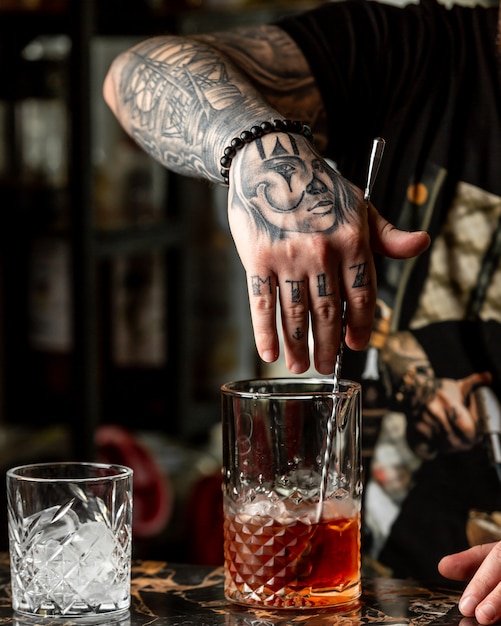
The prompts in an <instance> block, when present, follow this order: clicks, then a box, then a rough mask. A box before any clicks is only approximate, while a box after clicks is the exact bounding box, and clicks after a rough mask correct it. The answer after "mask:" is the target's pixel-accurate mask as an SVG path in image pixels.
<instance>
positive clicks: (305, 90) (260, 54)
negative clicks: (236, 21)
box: [197, 25, 327, 150]
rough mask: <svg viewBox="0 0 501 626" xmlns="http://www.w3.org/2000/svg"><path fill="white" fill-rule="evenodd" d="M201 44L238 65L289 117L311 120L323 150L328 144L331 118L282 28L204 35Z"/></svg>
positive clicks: (251, 29)
mask: <svg viewBox="0 0 501 626" xmlns="http://www.w3.org/2000/svg"><path fill="white" fill-rule="evenodd" d="M197 39H198V40H200V41H206V42H208V43H210V44H211V45H212V46H214V48H217V49H218V50H219V51H220V52H222V53H223V54H225V55H227V56H228V57H229V58H231V59H232V60H233V61H235V62H236V64H237V65H238V67H239V69H240V70H241V71H242V72H243V73H245V76H246V78H248V80H249V81H251V82H252V84H253V85H254V86H255V87H256V88H257V90H258V91H259V93H260V94H261V95H262V96H263V97H264V98H265V99H266V100H267V102H269V103H270V104H271V105H272V106H273V107H274V108H276V109H277V111H280V113H281V114H282V115H284V116H285V117H289V118H292V119H301V120H307V121H308V123H309V125H310V126H311V127H312V129H313V133H314V135H315V143H316V145H317V147H318V148H319V149H320V150H323V149H324V148H325V146H326V144H327V118H326V114H325V107H324V106H323V103H322V100H321V95H320V92H319V91H318V88H317V86H316V83H315V79H314V77H313V75H312V73H311V70H310V67H309V64H308V63H307V61H306V59H305V58H304V57H303V55H302V54H301V53H300V52H299V50H298V48H297V45H296V43H295V42H294V41H293V40H292V39H291V38H290V37H289V36H288V35H287V34H286V33H285V32H284V31H283V30H281V29H280V28H278V27H275V26H269V25H264V26H259V27H257V28H256V27H247V28H245V27H244V28H239V29H237V30H234V31H228V32H223V33H215V34H210V35H200V36H198V37H197Z"/></svg>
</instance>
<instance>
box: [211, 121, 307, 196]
mask: <svg viewBox="0 0 501 626" xmlns="http://www.w3.org/2000/svg"><path fill="white" fill-rule="evenodd" d="M269 133H295V134H298V135H303V136H304V137H306V139H308V140H309V141H311V142H313V133H312V132H311V128H310V127H309V126H308V124H303V122H298V121H297V120H294V121H293V120H280V119H277V120H272V121H271V122H261V123H260V124H259V125H256V126H253V127H252V128H251V129H250V130H244V131H243V133H240V136H239V137H234V138H233V139H232V140H231V142H230V145H229V146H227V147H226V148H225V149H224V153H223V156H222V157H221V159H220V161H219V162H220V164H221V176H222V177H223V181H224V183H225V184H226V185H228V184H229V181H230V179H229V173H230V167H231V163H232V161H233V159H234V157H235V155H236V153H237V151H238V150H241V149H242V148H243V147H244V146H245V145H246V144H248V143H251V142H252V141H254V140H256V139H258V138H259V137H262V136H263V135H268V134H269Z"/></svg>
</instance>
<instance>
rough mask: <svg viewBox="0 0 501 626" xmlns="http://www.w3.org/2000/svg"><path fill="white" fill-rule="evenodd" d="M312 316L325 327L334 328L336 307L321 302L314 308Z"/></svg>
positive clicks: (329, 303)
mask: <svg viewBox="0 0 501 626" xmlns="http://www.w3.org/2000/svg"><path fill="white" fill-rule="evenodd" d="M312 315H313V317H314V319H315V321H316V322H318V323H321V324H322V325H323V326H325V325H328V326H333V325H334V324H335V322H336V307H335V306H334V304H333V303H332V302H321V303H320V304H316V305H315V306H314V307H313V308H312Z"/></svg>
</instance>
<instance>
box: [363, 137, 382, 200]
mask: <svg viewBox="0 0 501 626" xmlns="http://www.w3.org/2000/svg"><path fill="white" fill-rule="evenodd" d="M385 145H386V142H385V140H384V139H383V138H382V137H376V139H374V141H373V142H372V152H371V156H370V159H369V169H368V172H367V183H366V185H365V193H364V200H365V201H366V202H367V204H369V200H370V198H371V193H372V187H373V186H374V181H375V180H376V176H377V173H378V171H379V166H380V165H381V160H382V158H383V152H384V147H385Z"/></svg>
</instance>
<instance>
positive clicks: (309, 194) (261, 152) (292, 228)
mask: <svg viewBox="0 0 501 626" xmlns="http://www.w3.org/2000/svg"><path fill="white" fill-rule="evenodd" d="M267 139H268V143H267V151H266V150H265V146H264V144H263V138H259V139H256V140H255V141H253V142H252V144H249V146H248V147H247V150H246V152H245V154H242V157H243V158H241V159H240V161H239V168H238V169H239V170H241V172H245V171H246V170H247V171H249V172H252V175H250V176H249V175H243V174H241V175H239V176H237V177H236V179H235V180H236V181H237V183H236V185H235V193H236V195H237V196H238V197H239V199H240V202H241V204H242V206H244V207H245V208H246V209H248V210H249V211H250V212H251V214H252V217H253V219H254V221H255V223H256V225H257V227H258V228H259V229H260V230H263V231H265V232H267V233H268V234H269V235H270V238H271V239H272V240H276V239H283V238H285V237H286V236H287V233H289V232H299V233H321V232H323V233H329V232H332V231H333V230H335V229H336V228H337V227H338V226H339V225H340V224H342V223H344V222H346V221H347V217H346V213H347V212H348V211H350V210H352V211H354V209H352V207H353V206H354V204H355V203H356V198H355V194H354V192H353V191H352V189H351V188H350V187H349V186H348V185H347V184H344V180H343V179H342V178H341V177H340V176H339V175H338V174H336V173H335V172H334V171H333V170H331V169H330V168H329V167H328V166H327V164H326V163H325V162H324V161H323V160H322V159H321V158H320V157H318V156H317V155H316V154H315V153H314V152H311V153H308V155H307V156H306V157H304V156H302V155H301V156H300V154H299V150H298V147H297V143H296V138H295V137H294V136H293V135H290V134H288V133H282V134H280V135H277V136H275V137H274V139H275V141H274V142H273V141H270V139H272V137H267ZM251 161H252V165H251Z"/></svg>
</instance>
